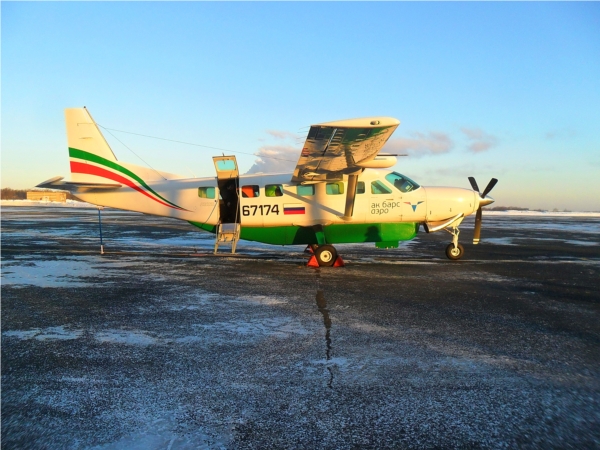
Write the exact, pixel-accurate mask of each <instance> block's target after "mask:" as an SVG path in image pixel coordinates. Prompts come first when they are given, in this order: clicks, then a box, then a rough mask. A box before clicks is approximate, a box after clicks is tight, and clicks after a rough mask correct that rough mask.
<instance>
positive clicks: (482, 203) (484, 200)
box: [479, 195, 496, 206]
mask: <svg viewBox="0 0 600 450" xmlns="http://www.w3.org/2000/svg"><path fill="white" fill-rule="evenodd" d="M495 201H496V200H494V199H493V198H492V197H490V196H489V195H486V196H485V197H484V198H482V199H480V200H479V206H487V205H491V204H492V203H494V202H495Z"/></svg>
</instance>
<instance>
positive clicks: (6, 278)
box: [2, 257, 102, 287]
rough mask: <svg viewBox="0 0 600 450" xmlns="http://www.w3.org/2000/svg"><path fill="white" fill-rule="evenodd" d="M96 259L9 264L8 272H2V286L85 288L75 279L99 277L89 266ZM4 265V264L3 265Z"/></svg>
mask: <svg viewBox="0 0 600 450" xmlns="http://www.w3.org/2000/svg"><path fill="white" fill-rule="evenodd" d="M96 260H97V258H96V257H91V258H90V257H73V258H64V259H61V260H59V261H56V260H50V261H45V260H39V259H36V260H35V262H32V261H31V260H29V261H28V262H27V263H24V264H14V261H12V262H11V263H10V272H6V273H5V272H4V270H3V271H2V284H4V285H33V286H39V287H62V286H85V285H86V284H87V283H85V282H82V281H79V280H78V279H77V278H86V277H93V276H100V275H102V272H101V271H99V270H98V269H96V268H95V267H92V266H91V264H90V263H91V262H95V261H96ZM3 265H4V264H3Z"/></svg>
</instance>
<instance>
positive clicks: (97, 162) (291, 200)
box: [37, 107, 498, 266]
mask: <svg viewBox="0 0 600 450" xmlns="http://www.w3.org/2000/svg"><path fill="white" fill-rule="evenodd" d="M65 115H66V123H67V138H68V146H69V158H70V164H71V180H69V181H65V180H64V179H63V177H55V178H52V179H50V180H47V181H45V182H43V183H41V184H39V185H38V186H37V187H40V188H53V189H63V190H67V191H70V192H72V193H74V194H76V195H77V197H79V198H80V199H82V200H84V201H86V202H89V203H93V204H95V205H99V206H108V207H113V208H119V209H124V210H130V211H138V212H142V213H146V214H154V215H157V216H165V217H173V218H176V219H181V220H185V221H187V222H189V223H190V224H192V225H195V226H196V227H198V228H200V229H202V230H205V231H209V232H211V233H214V234H215V235H216V239H215V253H216V252H217V250H218V246H219V244H220V243H223V242H228V243H230V244H231V251H232V253H233V252H235V248H236V243H237V241H238V240H239V239H245V240H249V241H258V242H263V243H267V244H274V245H295V244H302V245H309V246H310V247H311V249H312V251H313V252H314V256H315V258H316V261H317V262H318V265H319V266H331V265H334V264H335V263H336V261H339V259H338V254H337V251H336V249H335V247H334V246H333V244H341V243H358V242H374V243H375V245H376V246H377V247H379V248H384V247H398V243H399V241H406V240H410V239H413V238H414V237H415V236H416V235H417V232H418V231H419V227H420V226H421V225H423V228H424V229H425V231H426V232H427V233H432V232H435V231H440V230H446V231H448V232H449V233H450V234H451V235H452V242H451V243H450V244H449V245H448V246H447V247H446V256H447V257H448V258H450V259H452V260H457V259H459V258H461V257H462V256H463V254H464V248H463V246H462V245H461V244H459V243H458V236H459V228H458V227H459V225H460V224H461V222H462V221H463V219H464V218H465V217H466V216H468V215H470V214H473V213H475V214H476V218H475V232H474V239H473V243H474V244H477V243H478V242H479V237H480V232H481V215H482V214H481V207H482V206H485V205H489V204H490V203H492V202H493V201H494V200H493V199H492V198H491V197H489V196H488V193H489V192H490V191H491V190H492V188H493V187H494V186H495V184H496V182H497V181H498V180H496V179H495V178H492V180H491V181H490V182H489V184H488V185H487V187H486V188H485V189H484V190H483V192H480V191H479V188H478V186H477V183H476V182H475V179H474V178H472V177H469V181H470V183H471V186H472V188H473V190H471V189H463V188H458V187H430V186H420V185H419V184H418V183H416V182H415V181H413V180H411V179H410V178H408V177H407V176H405V175H402V174H400V173H398V172H394V171H392V170H388V169H389V168H390V167H392V166H393V165H394V164H395V163H396V161H397V160H396V156H395V155H389V154H381V153H379V151H380V150H381V148H382V147H383V145H384V144H385V143H386V142H387V140H388V139H389V138H390V136H391V135H392V133H393V132H394V131H395V130H396V128H397V127H398V125H399V124H400V122H399V121H398V120H396V119H394V118H391V117H369V118H363V119H350V120H340V121H335V122H327V123H321V124H317V125H312V126H311V127H310V130H309V131H308V135H307V137H306V142H305V143H304V146H303V148H302V151H301V153H300V158H299V160H298V163H297V165H296V168H295V169H294V172H293V173H291V174H290V173H287V174H252V175H240V174H239V172H238V165H237V161H236V158H235V156H215V157H213V161H214V165H215V169H216V177H211V178H186V177H183V176H180V175H175V174H171V173H166V172H159V171H156V170H154V169H149V168H145V167H141V166H136V165H133V164H129V163H125V162H121V161H118V160H117V158H116V156H115V154H114V153H113V151H112V150H111V148H110V146H109V145H108V143H107V142H106V140H105V139H104V136H103V135H102V133H101V132H100V129H99V128H98V126H97V124H96V122H94V120H93V119H92V117H91V115H90V114H89V112H88V110H87V109H86V108H85V107H84V108H72V109H66V110H65Z"/></svg>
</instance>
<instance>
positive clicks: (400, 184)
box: [385, 172, 420, 192]
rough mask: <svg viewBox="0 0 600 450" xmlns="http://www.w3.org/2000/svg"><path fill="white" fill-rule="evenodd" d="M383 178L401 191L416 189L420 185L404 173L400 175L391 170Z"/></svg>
mask: <svg viewBox="0 0 600 450" xmlns="http://www.w3.org/2000/svg"><path fill="white" fill-rule="evenodd" d="M385 179H386V180H388V181H389V182H390V183H391V184H393V185H394V187H395V188H396V189H398V190H399V191H402V192H410V191H414V190H415V189H418V188H419V187H420V186H419V185H418V184H417V183H415V182H414V181H413V180H411V179H410V178H408V177H405V176H404V175H400V174H399V173H396V172H392V173H388V174H387V175H386V176H385Z"/></svg>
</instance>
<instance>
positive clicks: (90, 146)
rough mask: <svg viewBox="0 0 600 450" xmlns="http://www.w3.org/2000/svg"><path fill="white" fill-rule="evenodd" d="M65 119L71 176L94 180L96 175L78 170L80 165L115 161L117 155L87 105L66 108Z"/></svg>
mask: <svg viewBox="0 0 600 450" xmlns="http://www.w3.org/2000/svg"><path fill="white" fill-rule="evenodd" d="M65 120H66V123H67V142H68V145H69V159H70V161H71V174H72V176H71V178H72V179H73V181H93V180H91V178H95V177H93V176H91V174H89V173H88V174H85V173H81V172H82V171H81V170H78V168H79V166H80V165H81V164H82V163H87V164H89V163H97V162H100V163H102V162H105V161H111V162H115V161H117V157H116V156H115V154H114V153H113V151H112V150H111V148H110V146H109V145H108V142H106V140H105V139H104V136H103V135H102V133H101V132H100V130H99V129H98V125H96V122H94V119H92V116H91V115H90V113H89V112H88V110H87V109H86V108H85V107H83V108H68V109H65ZM83 172H85V171H83Z"/></svg>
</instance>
